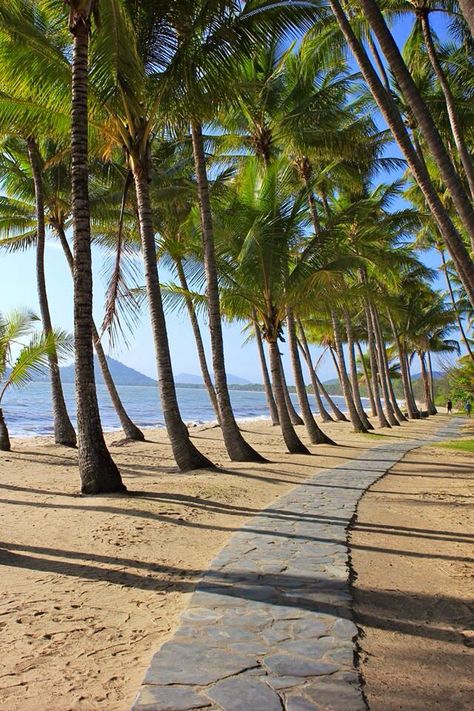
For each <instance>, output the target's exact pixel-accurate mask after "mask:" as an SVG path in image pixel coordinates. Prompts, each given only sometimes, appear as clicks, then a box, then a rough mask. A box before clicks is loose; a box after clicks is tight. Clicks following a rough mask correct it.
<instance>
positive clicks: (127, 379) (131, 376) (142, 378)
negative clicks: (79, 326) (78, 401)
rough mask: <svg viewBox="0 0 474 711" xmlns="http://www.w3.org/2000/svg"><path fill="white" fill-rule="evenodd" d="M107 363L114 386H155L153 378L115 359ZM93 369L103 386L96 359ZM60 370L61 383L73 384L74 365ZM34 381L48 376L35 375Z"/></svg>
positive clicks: (45, 378) (95, 359)
mask: <svg viewBox="0 0 474 711" xmlns="http://www.w3.org/2000/svg"><path fill="white" fill-rule="evenodd" d="M107 363H108V364H109V369H110V373H111V375H112V378H113V379H114V382H115V384H116V385H156V380H153V378H149V377H148V376H147V375H143V373H139V372H138V370H134V369H133V368H129V367H128V366H127V365H124V364H123V363H121V362H120V361H118V360H115V358H107ZM94 369H95V377H96V380H97V383H100V384H103V383H104V379H103V377H102V371H101V369H100V365H99V362H98V360H97V358H94ZM60 370H61V380H62V381H63V383H73V382H74V364H72V365H66V366H64V367H63V368H61V369H60ZM34 380H35V381H42V382H44V381H47V380H49V375H48V373H47V372H45V373H43V374H41V375H37V376H36V377H35V378H34Z"/></svg>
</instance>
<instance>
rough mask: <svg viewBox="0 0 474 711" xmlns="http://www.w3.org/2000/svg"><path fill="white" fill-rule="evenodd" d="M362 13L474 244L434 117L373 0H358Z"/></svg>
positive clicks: (465, 202) (472, 218) (470, 216)
mask: <svg viewBox="0 0 474 711" xmlns="http://www.w3.org/2000/svg"><path fill="white" fill-rule="evenodd" d="M359 4H360V6H361V7H362V9H363V11H364V15H365V17H366V19H367V20H368V22H369V24H370V26H371V27H372V29H373V31H374V33H375V36H376V37H377V40H378V42H379V44H380V47H381V49H382V52H383V53H384V55H385V57H386V59H387V62H388V64H389V65H390V68H391V70H392V72H393V75H394V77H395V79H396V80H397V83H398V85H399V87H400V90H401V92H402V93H403V95H404V97H405V100H406V102H407V104H408V105H409V107H410V111H411V112H412V114H413V116H414V117H415V119H416V122H417V124H418V126H419V130H420V132H421V134H422V136H423V137H424V140H425V141H426V145H427V146H428V149H429V151H430V154H431V156H432V157H433V159H434V160H435V162H436V164H437V166H438V168H439V171H440V174H441V177H442V179H443V182H444V183H445V185H446V187H447V189H448V191H449V193H450V194H451V197H452V200H453V203H454V206H455V208H456V211H457V213H458V215H459V217H460V219H461V221H462V223H463V225H464V227H465V229H466V231H467V234H468V235H469V237H470V239H471V244H472V246H473V248H474V210H473V208H472V204H471V202H470V200H469V197H468V196H467V195H466V192H465V190H464V186H463V184H462V181H461V180H460V178H459V176H458V175H457V173H456V171H455V169H454V166H453V164H452V162H451V159H450V157H449V154H448V152H447V151H446V148H445V146H444V144H443V141H442V139H441V136H440V135H439V132H438V129H437V127H436V124H435V122H434V121H433V118H432V116H431V114H430V112H429V111H428V109H427V107H426V105H425V103H424V101H423V99H422V97H421V95H420V93H419V91H418V88H417V86H416V84H415V82H414V81H413V78H412V76H411V74H410V72H409V71H408V68H407V66H406V64H405V62H404V61H403V58H402V55H401V54H400V50H399V49H398V47H397V44H396V42H395V40H394V39H393V36H392V34H391V32H390V30H389V29H388V27H387V25H386V23H385V20H384V17H383V15H382V13H381V12H380V9H379V7H378V5H377V3H376V2H375V0H359Z"/></svg>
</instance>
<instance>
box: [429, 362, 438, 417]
mask: <svg viewBox="0 0 474 711" xmlns="http://www.w3.org/2000/svg"><path fill="white" fill-rule="evenodd" d="M427 356H428V373H429V376H430V394H431V404H432V408H431V409H432V411H431V412H430V415H437V414H438V410H437V409H436V405H435V404H434V399H435V392H434V378H433V364H432V362H431V351H428V352H427Z"/></svg>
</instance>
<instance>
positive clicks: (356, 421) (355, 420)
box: [331, 311, 367, 432]
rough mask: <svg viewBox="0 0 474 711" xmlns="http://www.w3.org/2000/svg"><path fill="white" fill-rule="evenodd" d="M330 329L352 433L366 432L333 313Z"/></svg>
mask: <svg viewBox="0 0 474 711" xmlns="http://www.w3.org/2000/svg"><path fill="white" fill-rule="evenodd" d="M331 320H332V327H333V331H334V344H335V347H336V353H337V358H338V361H339V374H340V380H341V387H342V392H343V394H344V399H345V401H346V405H347V409H348V411H349V417H350V419H351V422H352V426H353V427H354V432H367V430H366V428H365V427H364V424H363V422H362V420H361V419H360V417H359V413H358V412H357V409H356V406H355V404H354V400H353V397H352V390H351V384H350V381H349V376H348V375H347V370H346V361H345V359H344V350H343V348H342V341H341V332H340V329H339V323H338V321H337V318H336V314H335V313H334V311H332V312H331Z"/></svg>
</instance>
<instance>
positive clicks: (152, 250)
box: [132, 161, 213, 471]
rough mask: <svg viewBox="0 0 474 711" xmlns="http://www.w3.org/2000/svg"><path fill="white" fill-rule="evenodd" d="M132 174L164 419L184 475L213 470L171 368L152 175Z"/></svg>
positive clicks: (137, 170)
mask: <svg viewBox="0 0 474 711" xmlns="http://www.w3.org/2000/svg"><path fill="white" fill-rule="evenodd" d="M132 170H133V178H134V182H135V191H136V196H137V206H138V218H139V223H140V237H141V243H142V252H143V261H144V265H145V281H146V290H147V297H148V309H149V311H150V320H151V327H152V332H153V341H154V345H155V353H156V360H157V367H158V383H159V390H160V400H161V407H162V409H163V416H164V419H165V424H166V429H167V432H168V437H169V440H170V443H171V448H172V450H173V456H174V458H175V460H176V464H177V465H178V467H179V468H180V469H181V471H189V470H191V469H203V468H207V467H212V466H213V464H212V462H210V461H209V459H207V457H205V456H204V455H203V454H201V452H200V451H199V450H198V449H197V447H195V446H194V444H193V443H192V442H191V438H190V436H189V432H188V430H187V427H186V425H185V424H184V422H183V420H182V419H181V413H180V411H179V406H178V398H177V396H176V388H175V384H174V378H173V369H172V365H171V355H170V350H169V343H168V332H167V330H166V321H165V314H164V310H163V302H162V299H161V291H160V280H159V277H158V263H157V257H156V247H155V232H154V229H153V218H152V210H151V202H150V185H149V175H148V170H147V167H146V166H142V165H141V164H140V162H139V161H134V162H133V166H132Z"/></svg>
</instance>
